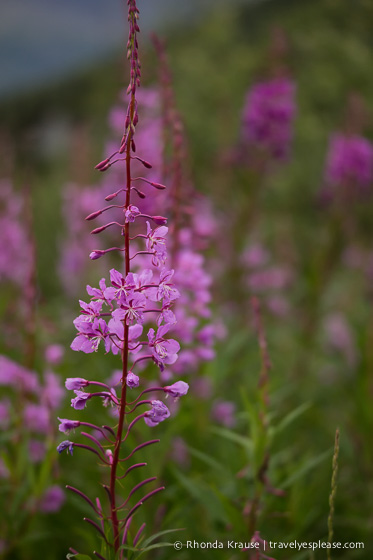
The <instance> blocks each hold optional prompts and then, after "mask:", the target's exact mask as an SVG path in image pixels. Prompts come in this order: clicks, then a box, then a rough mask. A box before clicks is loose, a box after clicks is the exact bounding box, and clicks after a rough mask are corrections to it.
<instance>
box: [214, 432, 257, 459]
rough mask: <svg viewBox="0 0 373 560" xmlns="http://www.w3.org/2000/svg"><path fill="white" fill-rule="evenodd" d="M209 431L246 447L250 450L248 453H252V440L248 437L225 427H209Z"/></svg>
mask: <svg viewBox="0 0 373 560" xmlns="http://www.w3.org/2000/svg"><path fill="white" fill-rule="evenodd" d="M211 432H212V433H214V434H216V435H218V436H221V437H223V438H225V439H229V441H233V442H234V443H238V445H241V446H242V447H245V448H246V449H248V450H249V451H250V453H252V451H253V442H252V440H251V439H250V438H248V437H245V436H241V435H240V434H236V432H232V431H231V430H228V429H227V428H216V427H213V428H211Z"/></svg>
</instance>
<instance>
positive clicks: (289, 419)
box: [272, 402, 312, 434]
mask: <svg viewBox="0 0 373 560" xmlns="http://www.w3.org/2000/svg"><path fill="white" fill-rule="evenodd" d="M311 406H312V402H306V403H303V404H301V405H300V406H298V407H297V408H295V409H294V410H292V411H291V412H289V414H288V415H287V416H285V418H284V419H283V420H281V422H280V423H279V424H278V425H277V426H276V427H273V428H272V430H273V433H274V434H278V433H280V432H282V431H283V430H285V428H287V427H288V426H289V425H290V424H292V423H293V422H294V421H295V420H296V419H297V418H299V416H301V415H302V414H304V413H305V412H306V411H307V410H308V409H309V408H310V407H311Z"/></svg>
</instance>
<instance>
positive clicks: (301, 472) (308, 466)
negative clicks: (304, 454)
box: [280, 449, 333, 489]
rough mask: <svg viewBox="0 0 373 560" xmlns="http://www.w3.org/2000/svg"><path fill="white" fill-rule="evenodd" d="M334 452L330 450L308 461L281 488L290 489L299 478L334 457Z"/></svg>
mask: <svg viewBox="0 0 373 560" xmlns="http://www.w3.org/2000/svg"><path fill="white" fill-rule="evenodd" d="M332 452H333V449H328V450H327V451H325V452H324V453H322V454H321V455H319V456H318V457H313V458H311V459H310V460H309V461H306V463H305V464H304V465H303V466H302V467H301V468H300V469H299V470H297V471H296V472H295V473H293V474H292V475H291V476H290V477H289V478H287V479H286V480H285V481H284V482H283V483H281V485H280V486H281V488H283V489H285V488H288V487H289V486H291V485H292V484H293V483H294V482H295V481H296V480H298V479H299V478H302V477H303V476H304V475H306V474H307V473H308V472H309V471H311V470H312V469H314V468H315V467H317V465H319V464H320V463H322V462H323V461H325V460H326V459H328V458H329V457H330V456H331V455H332Z"/></svg>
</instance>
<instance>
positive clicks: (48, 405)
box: [0, 345, 65, 513]
mask: <svg viewBox="0 0 373 560" xmlns="http://www.w3.org/2000/svg"><path fill="white" fill-rule="evenodd" d="M61 358H62V355H61V347H59V346H58V345H53V346H51V347H48V348H47V350H46V361H47V364H48V368H47V369H46V371H45V372H44V376H43V379H42V381H41V380H40V379H39V376H38V374H37V373H36V372H34V371H31V370H29V369H27V368H25V367H23V366H21V365H20V364H18V363H17V362H15V361H13V360H11V359H10V358H8V357H7V356H4V355H0V387H1V388H2V392H4V397H2V398H1V400H0V428H1V429H2V430H8V431H9V432H10V433H12V437H11V438H9V440H7V442H6V443H5V444H4V448H3V451H2V457H1V462H0V478H6V479H8V480H9V482H10V483H11V484H16V485H20V486H22V485H25V484H27V481H28V477H27V476H25V473H24V472H23V471H22V469H21V470H18V471H17V473H16V472H13V471H14V469H12V464H13V462H14V461H15V457H16V455H17V453H18V452H19V453H21V454H22V453H26V454H27V456H28V457H29V460H30V462H31V463H32V464H33V469H35V471H36V470H37V469H38V468H39V467H40V469H43V470H44V471H45V473H47V470H46V467H47V464H44V462H46V463H47V462H48V461H47V456H46V455H47V451H48V448H49V447H50V446H51V445H53V443H54V441H55V433H54V429H53V425H54V422H53V420H52V419H53V416H54V412H55V410H57V409H58V408H59V407H60V406H61V403H62V399H63V396H64V390H63V388H62V386H61V383H60V379H59V376H58V375H57V374H55V373H54V372H52V371H51V370H50V369H49V367H50V366H51V365H57V364H58V363H59V361H60V359H61ZM11 472H13V474H12V475H11V474H10V473H11ZM48 478H49V479H52V478H53V477H52V473H50V476H49V477H47V478H46V481H48ZM27 495H28V497H29V498H28V501H27V503H26V505H25V507H26V509H27V508H28V509H30V510H31V509H35V508H37V509H39V511H42V512H50V513H51V512H55V511H58V510H59V509H60V507H61V506H62V504H63V502H64V499H65V496H64V492H63V490H62V489H61V488H60V487H59V486H58V485H56V484H53V485H51V486H49V487H43V488H39V489H38V494H37V495H35V494H34V492H33V489H30V488H29V489H28V491H27Z"/></svg>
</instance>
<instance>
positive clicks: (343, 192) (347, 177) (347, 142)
mask: <svg viewBox="0 0 373 560" xmlns="http://www.w3.org/2000/svg"><path fill="white" fill-rule="evenodd" d="M372 183H373V145H372V143H371V142H369V140H367V139H366V138H364V137H362V136H357V135H351V136H349V135H347V134H342V133H336V134H334V135H333V136H332V137H331V139H330V141H329V148H328V154H327V158H326V165H325V172H324V184H325V186H324V194H325V195H326V196H327V197H333V196H337V195H338V193H339V194H340V196H344V197H347V198H348V199H354V198H358V197H361V196H362V195H364V194H367V193H368V192H369V187H371V185H372Z"/></svg>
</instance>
